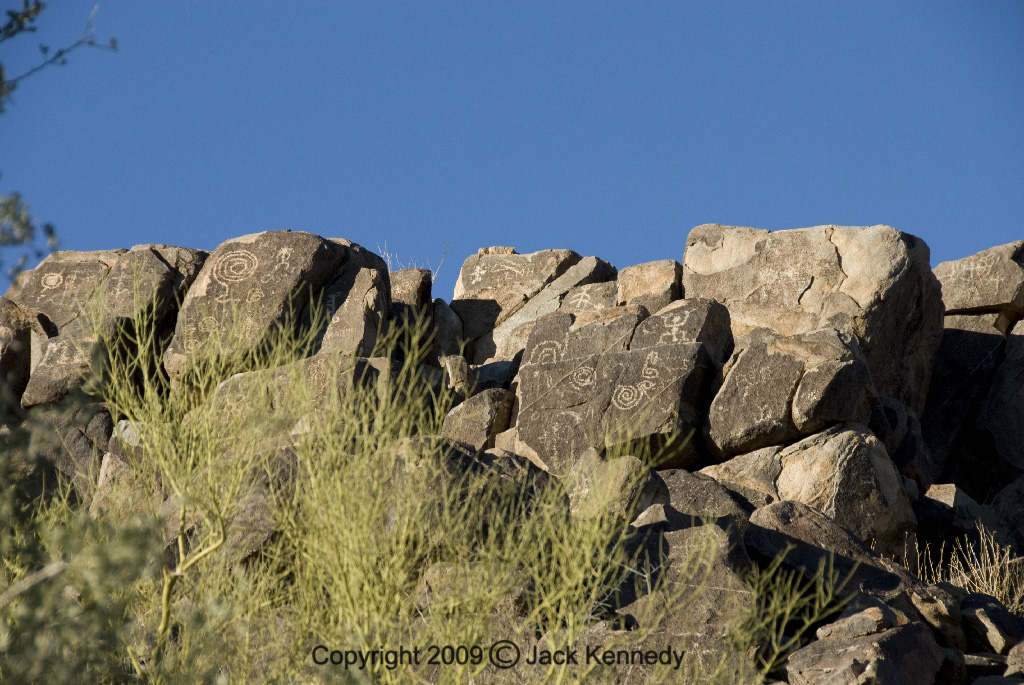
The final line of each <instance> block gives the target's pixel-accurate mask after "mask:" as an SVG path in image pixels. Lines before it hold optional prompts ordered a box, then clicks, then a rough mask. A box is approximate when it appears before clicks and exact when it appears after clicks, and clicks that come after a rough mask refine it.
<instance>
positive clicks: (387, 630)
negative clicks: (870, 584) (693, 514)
mask: <svg viewBox="0 0 1024 685" xmlns="http://www.w3.org/2000/svg"><path fill="white" fill-rule="evenodd" d="M137 309H138V310H145V308H137ZM90 313H91V316H92V318H93V320H94V321H102V320H103V315H102V312H100V311H99V310H98V309H95V308H94V309H92V310H88V311H87V312H86V314H90ZM313 319H314V326H313V327H312V330H315V329H316V327H317V325H319V324H322V322H323V319H322V317H318V316H316V315H314V317H313ZM295 320H296V319H295V317H292V318H291V319H289V320H288V321H286V322H285V323H284V324H282V325H281V326H279V327H277V329H275V331H274V332H273V333H272V334H271V335H270V336H269V337H268V338H267V340H265V341H264V344H263V345H262V346H261V347H260V348H259V349H258V351H256V352H254V353H250V354H247V355H242V356H239V355H236V354H234V353H233V352H232V349H231V345H230V340H231V336H230V335H228V336H224V337H218V338H212V339H210V340H209V341H207V343H206V345H205V346H204V347H203V348H201V349H198V350H195V351H193V353H192V356H191V357H190V359H189V362H188V364H187V366H186V372H185V373H184V374H183V375H182V377H181V379H180V381H179V382H178V384H177V385H176V387H175V388H174V389H173V391H172V387H171V385H172V384H171V382H170V380H169V379H168V378H167V377H166V375H165V374H164V373H163V371H162V368H161V364H160V359H161V354H162V350H163V349H164V347H165V346H166V343H167V341H166V339H161V338H160V336H159V335H158V333H157V326H156V322H154V321H151V320H147V319H146V317H145V316H143V317H141V318H140V319H138V320H136V322H135V323H134V324H133V325H131V326H125V325H122V326H120V327H119V328H117V329H116V330H114V331H113V332H110V331H106V332H105V333H104V336H105V337H102V344H101V345H99V346H97V347H96V348H95V349H94V350H93V352H94V372H93V375H92V380H91V383H90V385H89V386H88V390H89V392H91V393H92V394H93V395H94V396H96V397H98V398H100V399H102V400H103V401H104V402H106V404H107V406H108V407H109V408H110V410H111V413H112V414H113V415H114V419H115V421H116V420H119V419H124V420H127V421H128V422H129V423H130V425H131V426H132V427H134V429H135V430H136V431H137V432H138V435H139V438H140V444H139V447H140V449H139V450H138V452H136V453H134V454H131V453H129V454H127V456H126V459H127V460H128V461H129V462H130V463H129V464H128V465H129V466H130V469H129V472H130V474H131V475H130V476H124V477H122V478H121V479H120V480H117V481H115V482H113V483H112V484H109V485H107V486H106V487H107V488H109V489H110V492H105V493H102V494H103V496H104V497H108V499H102V500H100V505H96V506H94V507H93V509H94V513H95V516H90V515H89V514H88V513H87V512H85V511H82V510H80V509H78V508H77V507H76V506H74V505H73V497H72V496H71V492H70V490H69V488H70V486H69V485H68V484H67V483H66V482H62V484H61V488H60V492H59V493H58V495H57V496H54V495H53V494H52V493H51V494H47V491H46V490H45V489H42V488H36V489H35V490H33V489H31V488H28V487H27V486H25V487H23V486H22V485H18V484H19V483H21V484H25V483H33V482H36V480H38V476H39V474H40V473H41V472H42V471H40V469H41V468H43V467H37V466H35V465H33V466H32V468H31V469H29V470H28V473H29V475H28V476H26V475H25V473H21V476H20V477H19V478H17V479H15V478H10V479H8V478H7V477H3V478H2V481H0V482H2V483H3V500H2V502H0V504H2V507H3V511H2V512H0V513H2V514H3V515H4V528H3V536H2V537H0V552H2V555H3V563H4V573H5V581H6V582H5V583H4V585H5V588H6V589H4V590H2V591H0V592H2V594H0V611H2V618H3V632H2V634H0V674H2V676H3V679H4V682H33V681H35V682H57V681H62V680H81V679H83V678H84V679H85V680H87V681H91V682H123V681H127V680H131V679H142V680H143V681H145V682H154V683H164V682H190V683H191V682H263V681H266V682H321V681H324V682H334V681H337V680H342V681H344V680H349V681H351V682H384V683H405V682H460V683H461V682H468V681H470V680H473V681H476V682H502V679H504V681H507V682H523V679H524V678H525V679H527V680H528V681H533V682H546V683H563V682H580V681H583V680H584V679H585V680H586V681H587V682H600V681H601V679H602V678H603V677H605V676H607V675H608V674H607V673H603V672H598V671H595V670H594V669H593V667H590V668H587V667H579V668H577V667H575V666H571V665H560V664H552V665H550V666H548V667H546V668H536V669H512V670H508V671H500V670H496V669H494V668H493V667H489V666H488V663H487V659H486V658H482V659H481V660H479V661H476V660H475V659H470V660H469V662H468V663H456V664H452V665H447V666H444V667H443V668H439V667H437V666H434V665H430V664H420V665H419V666H408V667H402V668H393V669H392V668H389V667H388V665H387V664H384V663H377V664H373V665H371V666H370V667H368V668H366V669H364V670H358V669H342V668H338V667H330V666H326V667H325V666H319V665H317V664H315V663H314V659H313V651H314V648H316V647H317V646H318V645H324V646H326V647H328V648H331V649H344V650H373V649H381V648H385V649H387V648H398V647H400V646H414V645H421V646H424V645H431V644H433V645H466V646H482V647H484V648H486V646H488V645H490V644H491V643H493V642H495V641H497V640H511V641H513V642H516V643H517V644H518V645H520V646H521V647H523V648H525V646H527V645H529V644H533V643H535V642H536V641H537V640H539V641H540V643H541V644H542V645H548V646H549V647H550V648H559V647H563V646H573V645H581V644H583V643H585V641H586V639H587V636H588V635H590V634H592V631H594V630H604V631H605V632H604V633H603V635H605V638H603V639H605V640H606V642H607V645H606V646H607V647H609V648H615V647H617V646H623V647H624V646H627V645H630V644H635V643H638V642H641V641H643V639H644V638H646V637H648V636H649V635H650V634H651V632H652V631H653V630H654V629H655V627H656V625H657V620H656V619H657V618H658V616H659V615H665V614H667V613H668V612H670V611H685V609H686V606H687V603H689V602H692V601H695V600H696V598H698V597H699V596H700V594H701V592H702V589H703V588H705V587H706V586H707V583H708V579H709V574H710V572H711V561H710V560H712V559H714V558H715V556H716V555H717V554H718V553H719V550H718V549H716V548H715V545H713V544H710V543H709V544H707V545H694V546H693V548H692V549H691V550H689V554H688V556H687V557H686V558H684V559H679V560H677V562H676V568H675V571H674V575H673V576H672V578H673V580H672V582H671V583H667V581H666V580H665V579H666V577H667V576H666V575H665V574H659V573H657V572H656V570H655V569H653V568H652V567H651V565H650V562H649V560H647V559H645V557H644V556H643V555H642V554H641V553H640V550H641V549H642V548H643V545H640V544H637V539H636V532H635V531H634V530H632V529H631V528H628V527H626V526H624V525H623V522H622V521H621V520H619V518H618V516H619V515H618V514H617V513H616V512H615V511H614V510H612V509H599V510H597V512H596V513H595V514H594V515H591V516H587V517H579V516H571V515H569V513H568V508H567V501H566V496H565V493H564V491H563V490H562V488H561V486H560V485H559V484H558V483H557V482H555V481H554V480H553V479H548V478H546V477H545V475H544V474H541V473H538V472H537V471H536V470H535V469H534V470H531V469H530V467H529V466H528V465H527V464H525V463H524V462H522V461H517V460H507V461H504V462H501V463H496V464H493V465H491V466H490V467H489V468H484V467H482V466H481V465H480V464H479V463H470V462H469V461H467V460H465V459H460V458H459V457H458V456H457V455H454V454H452V452H451V450H450V449H449V448H447V447H446V446H445V444H444V443H443V442H442V441H440V440H438V439H436V438H435V437H434V436H437V435H438V434H439V433H440V426H441V422H442V420H443V418H444V416H445V414H446V413H447V411H448V410H449V409H450V407H451V405H452V402H453V397H452V395H451V392H450V391H449V390H448V389H447V388H446V387H445V386H444V384H443V383H438V382H437V381H438V379H437V378H433V377H432V376H431V375H430V374H425V373H424V372H423V370H422V368H421V367H420V366H419V362H420V361H421V360H422V359H424V358H425V354H426V350H427V349H428V346H429V343H430V338H429V335H428V328H427V324H426V322H425V321H424V320H422V319H421V320H419V321H413V322H411V323H410V324H409V325H408V326H406V327H404V328H397V329H392V330H390V331H389V332H388V333H387V335H385V336H384V337H383V338H382V339H381V340H380V341H379V345H378V352H377V353H376V354H379V355H380V356H379V357H378V358H376V359H375V360H374V361H373V362H372V363H371V364H367V363H362V362H360V363H356V362H354V361H353V360H350V359H345V358H342V357H330V356H321V357H317V358H315V360H314V361H310V360H309V359H308V356H309V354H310V353H311V352H312V351H313V349H314V346H315V335H313V333H312V332H310V329H309V328H299V327H298V326H296V325H295V324H294V321H295ZM97 336H98V337H97V339H100V336H99V333H97ZM396 348H400V349H401V350H402V354H401V355H400V356H401V357H402V359H403V361H402V362H401V363H400V364H393V363H391V362H390V361H388V359H387V358H388V357H389V356H391V354H390V353H391V352H392V351H394V350H395V349H396ZM311 364H313V365H315V366H311ZM239 373H244V375H237V374H239ZM311 374H313V375H315V376H316V378H315V382H313V381H311V378H310V375H311ZM19 430H21V431H22V432H24V430H27V428H25V429H19ZM12 435H13V434H12ZM627 437H628V436H627ZM615 442H616V444H628V440H627V439H625V438H623V439H622V440H618V439H617V440H616V441H615ZM29 451H31V450H29ZM129 452H130V451H129ZM12 453H13V452H12ZM643 456H645V457H646V461H647V463H654V462H656V461H657V456H658V455H656V454H651V455H643ZM3 468H4V469H8V470H11V469H14V468H15V461H14V460H13V459H7V460H5V461H4V463H3ZM22 471H23V472H24V471H25V469H24V468H22ZM0 476H6V472H3V473H0ZM640 476H641V477H645V476H646V474H640ZM33 479H35V480H33ZM91 486H92V487H93V488H96V487H97V486H98V483H96V482H95V480H94V482H93V483H91ZM50 489H51V490H52V487H51V488H50ZM118 493H119V494H120V495H122V497H120V498H118V497H114V495H115V494H118ZM104 502H106V503H108V504H106V505H103V503H104ZM261 526H263V527H265V528H267V529H268V533H271V532H272V534H270V536H269V537H268V538H267V539H266V540H262V541H259V540H253V539H251V537H247V536H246V535H245V534H244V533H245V531H247V530H253V529H259V528H260V527H261ZM630 585H632V586H634V590H635V591H637V592H638V593H639V594H644V593H658V596H660V597H662V598H663V599H664V604H663V606H660V607H659V608H658V612H656V615H654V616H653V617H651V618H652V619H654V620H651V621H648V622H647V623H646V625H642V626H639V627H638V628H636V629H635V630H630V631H626V630H619V629H618V628H621V627H622V626H621V625H619V624H617V623H616V621H617V619H616V617H615V616H614V615H613V612H612V608H613V603H614V601H615V597H616V594H617V593H618V592H619V591H621V590H622V588H624V587H628V586H630ZM750 585H751V587H752V588H754V590H755V592H754V593H753V594H752V595H751V597H750V602H749V604H750V608H749V610H748V612H747V616H748V618H746V619H745V620H743V621H741V622H738V623H737V625H736V627H735V630H734V631H733V635H732V643H731V644H733V645H734V648H735V650H736V651H735V652H734V653H733V654H732V655H731V656H730V657H729V658H727V659H724V660H723V661H722V663H720V664H718V666H717V667H715V666H714V665H712V667H711V668H710V669H708V668H707V667H706V666H701V665H700V664H698V663H697V662H696V661H695V660H694V659H693V658H692V656H688V658H687V661H686V663H685V665H684V668H682V669H680V670H679V671H676V672H673V673H670V674H667V675H672V676H673V677H675V678H676V679H677V680H679V681H680V682H713V681H718V682H735V681H737V680H746V681H750V682H754V681H758V680H760V679H761V678H762V677H763V676H764V675H765V674H767V673H769V672H770V671H771V670H772V669H774V668H777V667H778V665H779V664H780V663H781V661H782V660H783V659H784V658H785V655H786V654H788V653H789V652H790V651H791V650H792V649H794V648H795V647H796V646H798V645H799V644H801V639H802V638H804V637H805V633H806V632H807V629H808V627H809V626H811V625H813V624H814V623H815V622H818V621H820V620H822V619H823V618H824V617H825V616H827V615H828V614H829V612H832V611H835V610H836V608H837V607H838V606H839V605H840V604H839V602H838V601H837V600H838V596H837V595H838V591H839V590H840V589H841V585H839V584H838V583H837V579H836V578H835V577H834V575H832V574H829V573H827V572H826V571H825V570H822V571H821V572H820V573H819V574H818V575H817V576H815V577H813V578H811V579H810V580H805V581H800V580H799V579H797V577H796V576H792V575H786V574H784V573H783V572H782V571H781V570H780V566H779V565H778V564H776V565H772V566H770V567H769V568H768V569H767V570H766V571H765V572H763V573H761V574H759V575H756V576H754V577H752V579H751V581H750ZM794 620H795V621H797V622H798V623H799V622H802V624H801V625H802V627H801V628H800V630H798V631H797V636H796V637H795V638H794V637H793V632H792V623H793V621H794ZM320 653H321V654H322V652H320ZM737 654H738V655H739V657H738V658H737V656H736V655H737ZM484 657H486V654H485V655H484ZM701 669H704V670H701Z"/></svg>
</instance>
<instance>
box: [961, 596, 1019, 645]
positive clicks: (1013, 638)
mask: <svg viewBox="0 0 1024 685" xmlns="http://www.w3.org/2000/svg"><path fill="white" fill-rule="evenodd" d="M960 615H961V616H962V623H963V626H964V632H965V633H966V634H967V646H968V648H973V650H972V651H979V652H995V653H996V654H1008V653H1009V651H1010V650H1011V649H1012V648H1013V647H1016V646H1017V645H1018V644H1020V643H1021V641H1024V618H1021V617H1020V616H1015V615H1014V614H1012V613H1011V612H1010V611H1008V610H1007V608H1006V607H1005V606H1003V605H1002V604H1001V603H1000V602H999V601H998V600H997V599H996V598H995V597H992V596H990V595H985V594H980V593H971V594H969V595H967V596H966V597H964V599H963V600H962V601H961V602H960Z"/></svg>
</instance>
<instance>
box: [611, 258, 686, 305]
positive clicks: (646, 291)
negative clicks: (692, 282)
mask: <svg viewBox="0 0 1024 685" xmlns="http://www.w3.org/2000/svg"><path fill="white" fill-rule="evenodd" d="M682 276H683V265H682V264H680V263H679V262H677V261H676V260H674V259H662V260H661V261H657V262H647V263H645V264H636V265H634V266H629V267H626V268H625V269H623V270H622V271H620V272H619V276H618V279H617V285H618V288H617V293H616V300H617V302H616V304H642V305H643V306H644V307H647V309H648V310H649V311H652V312H656V311H658V310H659V309H661V308H662V307H665V306H667V305H668V304H669V303H670V302H673V301H674V300H678V299H679V298H681V297H682V296H683V283H682Z"/></svg>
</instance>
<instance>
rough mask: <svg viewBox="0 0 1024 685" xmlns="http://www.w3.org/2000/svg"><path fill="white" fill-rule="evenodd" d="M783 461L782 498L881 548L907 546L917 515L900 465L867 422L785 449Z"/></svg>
mask: <svg viewBox="0 0 1024 685" xmlns="http://www.w3.org/2000/svg"><path fill="white" fill-rule="evenodd" d="M779 461H780V463H781V466H782V468H781V470H780V472H779V475H778V477H777V478H776V480H775V486H776V488H777V489H778V494H779V499H782V500H791V501H795V502H802V503H804V504H807V505H809V506H811V507H814V508H815V509H817V510H818V511H820V512H821V513H823V514H825V515H826V516H829V517H830V518H832V519H833V520H834V521H836V522H837V523H839V524H840V525H841V526H844V527H845V528H847V529H849V530H851V531H853V532H854V533H855V534H856V535H857V536H858V537H859V538H860V539H861V540H863V541H864V542H866V543H868V544H874V545H875V549H876V550H877V551H878V552H879V553H881V554H899V553H901V552H902V551H903V550H904V548H905V545H906V541H907V536H908V535H910V534H911V533H913V531H914V529H915V527H916V525H917V521H916V519H915V518H914V512H913V510H912V508H911V506H910V500H909V498H908V497H907V493H906V491H904V489H903V485H902V482H901V480H900V475H899V473H898V472H897V471H896V467H895V466H894V465H893V463H892V461H891V460H890V459H889V455H888V454H886V452H885V448H884V447H883V446H882V444H881V443H880V442H879V441H878V439H877V438H875V436H874V435H872V434H871V432H870V431H869V430H867V429H866V428H865V427H864V426H859V425H857V424H844V425H842V426H834V427H832V428H830V429H828V430H826V431H824V432H822V433H819V434H817V435H814V436H811V437H809V438H806V439H804V440H802V441H800V442H798V443H796V444H795V445H792V446H790V447H787V448H786V449H784V450H782V452H780V453H779Z"/></svg>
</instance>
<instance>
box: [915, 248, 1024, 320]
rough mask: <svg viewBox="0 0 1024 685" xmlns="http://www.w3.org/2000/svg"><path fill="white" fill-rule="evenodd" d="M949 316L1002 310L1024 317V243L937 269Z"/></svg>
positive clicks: (985, 252) (991, 250)
mask: <svg viewBox="0 0 1024 685" xmlns="http://www.w3.org/2000/svg"><path fill="white" fill-rule="evenodd" d="M935 276H936V278H938V279H939V281H940V282H941V283H942V301H943V303H944V304H945V305H946V313H947V314H969V313H975V312H977V313H982V312H991V311H998V312H1000V313H1002V314H1004V315H1005V316H1006V317H1007V318H1010V319H1012V320H1015V321H1019V320H1020V319H1021V318H1024V240H1018V241H1017V242H1014V243H1010V244H1008V245H1000V246H998V247H993V248H989V249H988V250H984V251H982V252H979V253H978V254H976V255H973V256H971V257H967V258H965V259H959V260H957V261H953V262H943V263H942V264H939V265H938V266H937V267H935Z"/></svg>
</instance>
